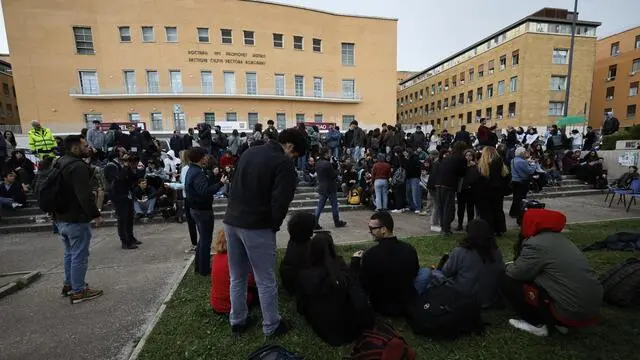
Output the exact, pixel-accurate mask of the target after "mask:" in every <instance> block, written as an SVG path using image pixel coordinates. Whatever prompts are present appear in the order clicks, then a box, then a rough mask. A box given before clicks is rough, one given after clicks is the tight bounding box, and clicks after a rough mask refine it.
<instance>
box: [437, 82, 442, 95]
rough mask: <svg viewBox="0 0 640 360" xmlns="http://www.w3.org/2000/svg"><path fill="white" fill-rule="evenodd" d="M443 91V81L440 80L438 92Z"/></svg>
mask: <svg viewBox="0 0 640 360" xmlns="http://www.w3.org/2000/svg"><path fill="white" fill-rule="evenodd" d="M441 92H442V81H438V94H439V93H441Z"/></svg>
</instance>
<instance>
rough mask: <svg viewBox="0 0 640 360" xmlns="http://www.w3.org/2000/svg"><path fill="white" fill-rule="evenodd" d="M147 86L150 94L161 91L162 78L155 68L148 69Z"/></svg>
mask: <svg viewBox="0 0 640 360" xmlns="http://www.w3.org/2000/svg"><path fill="white" fill-rule="evenodd" d="M147 88H148V90H149V93H150V94H157V93H158V92H160V78H159V76H158V72H157V71H155V70H147Z"/></svg>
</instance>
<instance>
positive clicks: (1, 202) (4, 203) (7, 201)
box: [0, 196, 15, 210]
mask: <svg viewBox="0 0 640 360" xmlns="http://www.w3.org/2000/svg"><path fill="white" fill-rule="evenodd" d="M14 202H15V201H13V199H12V198H6V197H1V196H0V207H2V208H3V209H7V210H14V208H13V203H14Z"/></svg>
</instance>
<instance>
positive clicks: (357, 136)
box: [349, 120, 366, 163]
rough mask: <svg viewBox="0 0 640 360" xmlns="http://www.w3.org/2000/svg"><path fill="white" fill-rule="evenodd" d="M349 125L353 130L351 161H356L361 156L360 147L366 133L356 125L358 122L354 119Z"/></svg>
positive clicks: (362, 144)
mask: <svg viewBox="0 0 640 360" xmlns="http://www.w3.org/2000/svg"><path fill="white" fill-rule="evenodd" d="M349 127H350V128H351V130H353V140H352V143H351V146H352V149H351V156H353V162H354V163H357V162H358V160H360V158H361V157H362V154H361V149H362V147H363V146H364V140H365V138H366V134H365V133H364V130H362V129H361V128H359V127H358V122H357V121H356V120H353V121H352V122H351V124H350V125H349Z"/></svg>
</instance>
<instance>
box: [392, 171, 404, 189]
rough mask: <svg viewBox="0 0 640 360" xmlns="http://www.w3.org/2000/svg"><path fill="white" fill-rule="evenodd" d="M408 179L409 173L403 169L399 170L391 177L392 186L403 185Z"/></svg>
mask: <svg viewBox="0 0 640 360" xmlns="http://www.w3.org/2000/svg"><path fill="white" fill-rule="evenodd" d="M406 179H407V171H406V170H405V169H404V168H403V167H399V168H397V169H396V170H395V171H394V172H393V175H391V181H390V183H391V184H390V185H391V186H396V185H402V184H404V182H405V180H406Z"/></svg>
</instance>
